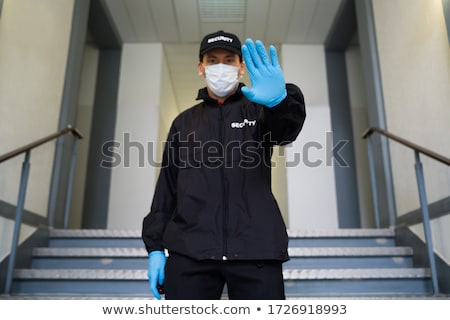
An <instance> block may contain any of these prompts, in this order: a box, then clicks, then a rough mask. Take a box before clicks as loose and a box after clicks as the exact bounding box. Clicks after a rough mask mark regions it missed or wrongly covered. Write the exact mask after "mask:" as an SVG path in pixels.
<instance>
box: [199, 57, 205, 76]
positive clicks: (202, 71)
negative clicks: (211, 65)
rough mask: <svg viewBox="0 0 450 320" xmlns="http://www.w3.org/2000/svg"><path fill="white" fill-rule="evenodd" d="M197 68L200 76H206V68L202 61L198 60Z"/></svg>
mask: <svg viewBox="0 0 450 320" xmlns="http://www.w3.org/2000/svg"><path fill="white" fill-rule="evenodd" d="M197 69H198V75H199V76H200V77H204V76H205V68H204V67H203V64H202V62H201V61H199V62H198V64H197Z"/></svg>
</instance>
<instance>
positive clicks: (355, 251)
mask: <svg viewBox="0 0 450 320" xmlns="http://www.w3.org/2000/svg"><path fill="white" fill-rule="evenodd" d="M288 252H289V255H290V256H291V257H292V258H295V257H330V256H341V257H345V256H349V257H356V256H409V255H412V254H413V251H412V249H411V248H409V247H310V248H309V247H307V248H289V249H288ZM33 256H34V257H61V258H64V257H72V258H73V257H103V258H104V257H108V258H110V257H136V258H140V257H147V251H146V250H145V249H144V248H35V249H34V250H33Z"/></svg>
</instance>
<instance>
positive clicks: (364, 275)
mask: <svg viewBox="0 0 450 320" xmlns="http://www.w3.org/2000/svg"><path fill="white" fill-rule="evenodd" d="M14 277H15V278H16V279H21V280H81V279H82V280H117V281H120V280H147V270H142V269H139V270H128V269H127V270H103V269H101V270H91V269H17V270H15V272H14ZM283 277H284V279H285V280H334V279H339V280H344V279H345V280H364V279H420V278H429V277H430V272H429V269H426V268H399V269H386V268H378V269H304V270H303V269H302V270H300V269H291V270H284V271H283Z"/></svg>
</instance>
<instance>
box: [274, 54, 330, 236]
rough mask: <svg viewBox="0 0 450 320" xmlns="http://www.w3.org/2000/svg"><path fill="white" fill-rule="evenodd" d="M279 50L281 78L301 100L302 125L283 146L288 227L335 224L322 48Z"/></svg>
mask: <svg viewBox="0 0 450 320" xmlns="http://www.w3.org/2000/svg"><path fill="white" fill-rule="evenodd" d="M281 53H282V61H283V70H284V74H285V80H286V82H292V83H295V84H297V85H298V86H299V87H300V88H301V89H302V91H303V94H304V96H305V103H306V121H305V124H304V127H303V130H302V132H301V133H300V135H299V137H298V138H297V140H296V141H295V142H294V143H292V144H291V145H290V146H288V147H286V162H287V192H288V197H287V201H288V210H289V211H288V212H289V226H288V227H289V228H290V229H306V228H313V229H314V228H315V229H327V228H337V226H338V221H337V207H336V186H335V180H334V170H333V161H332V159H331V160H330V154H331V149H330V148H329V143H330V134H331V121H330V106H329V102H328V90H327V80H326V67H325V53H324V48H323V46H319V45H318V46H300V45H283V46H282V51H281ZM296 159H298V160H299V161H297V160H296Z"/></svg>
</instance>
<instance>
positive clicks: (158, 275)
mask: <svg viewBox="0 0 450 320" xmlns="http://www.w3.org/2000/svg"><path fill="white" fill-rule="evenodd" d="M165 265H166V255H165V254H164V252H163V251H152V252H150V253H149V254H148V274H147V275H148V281H149V283H150V290H151V291H152V293H153V295H154V296H155V298H156V299H158V300H161V295H160V292H159V290H158V287H159V286H160V285H163V284H164V266H165Z"/></svg>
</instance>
